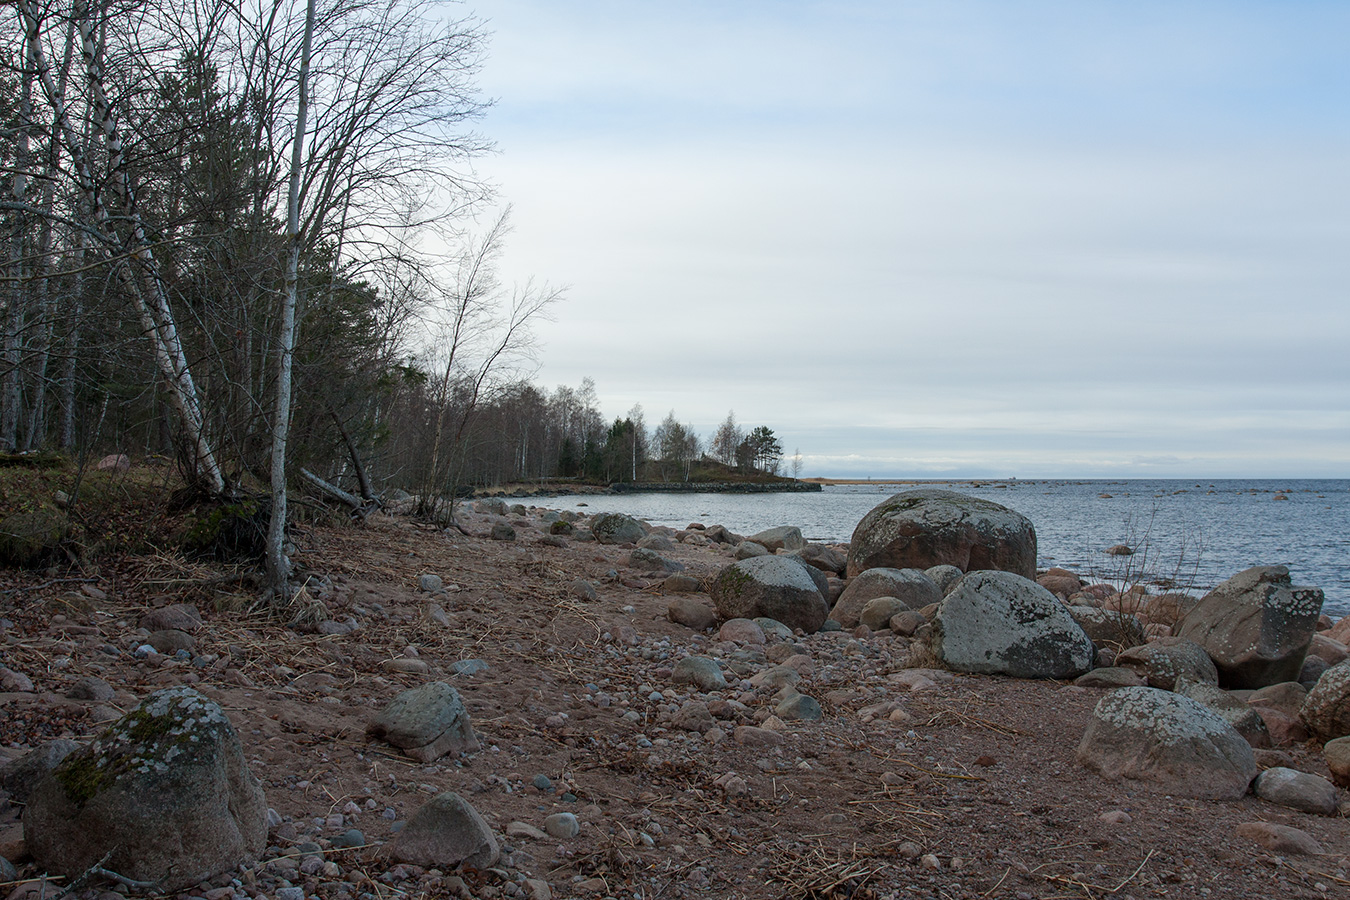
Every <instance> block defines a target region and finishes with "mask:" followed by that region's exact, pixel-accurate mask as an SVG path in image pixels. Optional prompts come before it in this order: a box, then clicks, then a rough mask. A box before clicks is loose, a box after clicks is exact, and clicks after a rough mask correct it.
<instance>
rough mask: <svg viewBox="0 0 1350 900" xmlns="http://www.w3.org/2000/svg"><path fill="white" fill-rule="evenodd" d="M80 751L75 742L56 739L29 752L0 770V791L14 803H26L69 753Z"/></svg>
mask: <svg viewBox="0 0 1350 900" xmlns="http://www.w3.org/2000/svg"><path fill="white" fill-rule="evenodd" d="M78 749H80V745H79V744H78V743H76V742H75V741H68V740H65V739H58V740H55V741H48V742H47V743H45V744H43V745H41V746H39V747H35V748H34V749H32V750H29V751H28V752H27V753H25V754H24V755H23V756H20V757H19V758H18V759H16V760H14V761H12V762H9V763H7V764H5V766H4V767H3V768H0V790H3V791H5V792H6V793H8V794H9V796H10V799H12V800H13V801H14V802H15V803H27V802H28V795H29V794H31V793H32V792H33V788H34V786H35V785H36V784H37V783H38V782H39V781H41V780H42V778H43V777H44V776H45V775H46V774H47V773H48V772H50V771H51V770H52V769H54V768H56V766H57V765H58V764H59V763H60V762H61V760H63V759H65V758H66V757H67V756H69V755H70V754H71V753H73V752H75V751H76V750H78Z"/></svg>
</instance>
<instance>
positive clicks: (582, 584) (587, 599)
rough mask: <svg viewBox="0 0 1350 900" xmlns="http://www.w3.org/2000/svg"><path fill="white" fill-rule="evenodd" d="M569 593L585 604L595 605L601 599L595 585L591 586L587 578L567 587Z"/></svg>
mask: <svg viewBox="0 0 1350 900" xmlns="http://www.w3.org/2000/svg"><path fill="white" fill-rule="evenodd" d="M567 593H568V594H569V595H571V596H572V597H575V598H576V599H578V600H580V601H582V602H583V603H594V602H595V601H596V600H598V599H599V594H597V593H596V592H595V585H593V584H591V583H590V582H589V581H587V580H586V579H585V578H577V579H575V580H573V582H572V583H571V584H569V585H568V586H567Z"/></svg>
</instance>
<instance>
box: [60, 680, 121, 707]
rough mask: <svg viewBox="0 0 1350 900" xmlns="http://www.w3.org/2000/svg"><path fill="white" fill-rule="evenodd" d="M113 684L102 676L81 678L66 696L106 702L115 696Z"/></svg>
mask: <svg viewBox="0 0 1350 900" xmlns="http://www.w3.org/2000/svg"><path fill="white" fill-rule="evenodd" d="M113 693H114V692H113V689H112V685H110V684H108V682H106V681H104V680H103V679H102V678H94V677H86V678H81V679H80V680H79V681H76V682H75V683H74V684H72V685H71V686H70V690H69V691H67V692H66V696H67V697H69V698H70V699H71V700H93V701H95V702H96V703H106V702H108V701H109V700H111V699H112V698H113Z"/></svg>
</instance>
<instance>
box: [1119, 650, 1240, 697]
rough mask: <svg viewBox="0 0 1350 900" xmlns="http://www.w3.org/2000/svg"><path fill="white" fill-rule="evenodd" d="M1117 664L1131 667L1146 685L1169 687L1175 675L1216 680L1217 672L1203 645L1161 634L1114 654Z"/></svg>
mask: <svg viewBox="0 0 1350 900" xmlns="http://www.w3.org/2000/svg"><path fill="white" fill-rule="evenodd" d="M1116 665H1117V666H1123V667H1124V668H1126V669H1133V670H1134V671H1135V672H1137V673H1138V674H1139V675H1140V677H1142V678H1143V679H1144V680H1145V681H1147V682H1148V684H1149V687H1155V688H1158V689H1159V690H1164V691H1170V690H1172V688H1173V686H1174V685H1175V684H1176V681H1177V679H1178V678H1185V679H1186V680H1187V681H1192V682H1203V683H1205V684H1218V683H1219V673H1218V671H1216V670H1215V668H1214V661H1213V660H1211V659H1210V658H1209V654H1208V653H1206V652H1205V649H1204V648H1203V647H1201V646H1200V645H1199V644H1197V643H1195V642H1194V641H1188V640H1186V639H1185V638H1177V637H1162V638H1158V639H1157V640H1155V641H1151V642H1150V643H1147V644H1142V645H1140V646H1138V647H1130V648H1129V649H1128V650H1124V651H1122V652H1120V653H1118V654H1116Z"/></svg>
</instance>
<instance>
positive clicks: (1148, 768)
mask: <svg viewBox="0 0 1350 900" xmlns="http://www.w3.org/2000/svg"><path fill="white" fill-rule="evenodd" d="M1077 759H1078V762H1079V763H1081V764H1082V765H1084V766H1086V767H1087V768H1089V769H1092V770H1093V771H1095V772H1097V773H1099V774H1100V775H1101V776H1102V777H1103V778H1105V779H1107V780H1108V781H1115V780H1117V779H1121V778H1126V779H1131V780H1136V781H1144V782H1149V783H1152V784H1154V785H1156V786H1157V787H1158V788H1159V789H1161V790H1164V791H1166V792H1167V793H1169V794H1177V795H1181V796H1185V797H1197V798H1201V799H1210V800H1236V799H1238V798H1239V797H1241V796H1243V795H1244V794H1245V793H1247V787H1248V786H1249V785H1250V784H1251V781H1252V779H1253V778H1255V777H1256V773H1257V767H1256V760H1255V758H1253V756H1252V748H1251V746H1250V745H1249V744H1248V743H1247V742H1246V741H1245V740H1243V739H1242V736H1241V735H1240V734H1238V733H1237V732H1236V731H1235V730H1234V729H1233V727H1232V726H1231V725H1229V724H1228V723H1227V722H1225V721H1224V720H1223V719H1222V718H1220V717H1219V716H1218V715H1216V714H1215V713H1214V712H1212V711H1211V710H1209V709H1207V708H1205V707H1204V706H1203V705H1201V704H1200V703H1197V702H1196V701H1194V700H1192V699H1191V698H1189V697H1182V696H1180V695H1177V694H1172V693H1169V692H1167V691H1160V690H1158V689H1156V688H1149V687H1127V688H1120V689H1119V690H1116V691H1112V692H1111V693H1109V694H1107V695H1106V696H1104V697H1103V698H1102V699H1101V700H1100V701H1099V702H1098V703H1097V706H1096V708H1095V709H1094V710H1093V711H1092V718H1091V720H1090V721H1089V723H1088V727H1087V731H1086V732H1085V733H1084V734H1083V739H1082V741H1081V742H1079V744H1078V751H1077Z"/></svg>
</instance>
